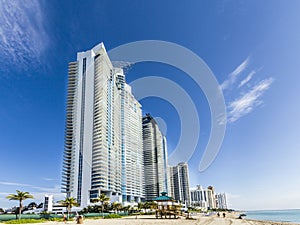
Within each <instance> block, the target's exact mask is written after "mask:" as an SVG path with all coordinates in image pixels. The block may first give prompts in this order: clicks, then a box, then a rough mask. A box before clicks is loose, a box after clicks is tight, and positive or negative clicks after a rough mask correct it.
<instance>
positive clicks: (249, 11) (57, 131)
mask: <svg viewBox="0 0 300 225" xmlns="http://www.w3.org/2000/svg"><path fill="white" fill-rule="evenodd" d="M0 3H1V4H0V91H1V95H0V105H1V107H0V132H1V135H0V151H1V163H0V171H1V176H0V207H9V206H12V205H16V204H17V203H16V202H9V201H7V200H6V199H5V196H6V195H7V194H9V193H14V192H15V190H16V189H20V190H24V191H29V192H31V193H33V194H34V195H35V196H36V199H35V201H37V202H39V201H41V198H42V196H43V195H44V194H46V193H56V195H55V196H56V199H57V200H58V199H59V198H60V197H62V195H61V194H59V191H60V176H61V167H62V154H63V145H64V119H65V118H64V116H65V99H66V86H67V65H68V62H69V61H74V60H76V53H77V52H78V51H84V50H88V49H90V48H92V47H93V46H95V45H96V44H98V43H100V42H104V44H105V46H106V49H107V50H110V49H112V48H114V47H117V46H119V45H121V44H125V43H128V42H133V41H139V40H163V41H169V42H173V43H176V44H179V45H181V46H184V47H186V48H188V49H190V50H191V51H193V52H194V53H196V54H197V55H198V56H199V57H201V58H202V59H203V60H204V61H205V62H206V64H207V65H208V66H209V68H210V69H211V70H212V71H213V73H214V75H215V76H216V78H217V80H218V82H219V84H220V86H221V87H222V89H223V93H224V97H225V101H226V106H227V114H228V124H227V130H226V134H225V138H224V142H223V145H222V147H221V149H220V152H219V155H218V156H217V158H216V160H215V161H214V162H213V164H212V165H211V166H210V167H209V168H208V169H207V170H205V171H204V172H201V173H200V172H199V171H198V164H199V161H200V159H201V156H202V154H203V151H204V149H205V146H206V144H207V142H208V137H209V133H210V110H209V106H208V102H207V100H206V98H205V95H204V93H203V92H202V91H201V90H200V89H199V88H198V86H197V85H196V83H195V82H194V81H193V80H191V79H190V78H189V77H188V76H187V75H186V74H184V73H183V72H182V71H180V70H178V69H176V68H174V67H171V66H168V65H163V64H160V63H140V64H137V65H134V66H132V68H131V69H130V70H129V71H128V73H127V81H128V82H131V81H134V80H135V79H137V78H141V77H144V76H154V75H155V76H161V77H165V78H169V79H171V80H172V81H174V82H176V83H178V84H179V85H180V86H181V87H183V88H184V90H186V92H187V93H189V95H190V97H191V98H192V100H193V102H194V103H195V105H196V106H197V112H198V114H199V118H200V122H201V131H200V138H199V143H198V146H197V149H196V151H195V152H194V155H193V157H192V158H191V159H190V160H189V169H190V182H191V186H195V185H196V184H201V185H203V186H208V185H213V186H215V188H216V190H217V191H218V192H226V193H227V195H228V201H229V204H230V207H232V208H235V209H285V208H299V207H300V205H299V204H300V203H299V202H300V193H299V192H298V191H297V190H298V189H297V187H299V186H300V179H299V174H298V171H300V163H299V159H300V153H299V148H300V144H299V134H300V122H299V119H298V117H299V115H300V105H299V98H300V93H299V91H298V86H299V85H298V84H299V82H300V76H299V72H300V69H299V58H300V45H299V43H300V31H299V29H298V27H299V22H300V15H299V13H298V11H299V7H300V2H299V1H296V0H295V1H287V2H284V1H277V0H272V1H271V0H270V1H264V2H263V3H262V2H261V1H250V0H249V1H238V2H237V1H231V0H223V1H221V0H219V1H218V0H216V1H189V2H187V3H186V2H179V3H176V4H175V3H174V1H163V2H162V1H147V2H146V1H55V0H53V1H26V4H24V3H23V2H22V1H8V0H7V1H6V0H1V1H0ZM141 103H142V105H143V109H144V112H150V113H151V114H152V115H153V116H155V117H161V118H162V119H163V120H164V121H165V123H166V126H167V138H168V148H169V153H171V152H172V149H174V147H175V146H176V144H177V142H178V138H179V136H180V123H179V118H178V113H177V112H176V110H175V108H174V107H173V106H172V105H171V104H170V103H168V102H167V101H165V100H163V99H158V98H146V99H143V100H142V101H141Z"/></svg>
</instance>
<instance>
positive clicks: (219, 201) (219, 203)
mask: <svg viewBox="0 0 300 225" xmlns="http://www.w3.org/2000/svg"><path fill="white" fill-rule="evenodd" d="M216 208H218V209H227V200H226V194H225V193H219V194H216Z"/></svg>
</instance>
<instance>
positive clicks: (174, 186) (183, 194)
mask: <svg viewBox="0 0 300 225" xmlns="http://www.w3.org/2000/svg"><path fill="white" fill-rule="evenodd" d="M169 174H170V175H169V176H170V192H171V193H170V195H171V196H172V197H173V198H174V199H175V200H178V201H180V202H182V203H183V204H186V205H187V206H189V205H190V204H191V193H190V184H189V183H190V182H189V171H188V164H187V163H179V164H178V165H177V166H170V167H169Z"/></svg>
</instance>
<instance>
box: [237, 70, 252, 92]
mask: <svg viewBox="0 0 300 225" xmlns="http://www.w3.org/2000/svg"><path fill="white" fill-rule="evenodd" d="M255 74H256V71H255V70H252V71H251V72H250V73H249V74H248V76H247V77H246V78H245V79H244V80H242V81H241V83H240V84H239V88H240V87H243V86H244V85H245V84H246V83H248V82H249V81H250V80H251V79H252V77H253V76H254V75H255Z"/></svg>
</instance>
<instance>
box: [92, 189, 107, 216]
mask: <svg viewBox="0 0 300 225" xmlns="http://www.w3.org/2000/svg"><path fill="white" fill-rule="evenodd" d="M108 201H109V197H108V196H106V195H105V194H104V193H101V195H100V196H99V197H98V198H95V199H93V202H100V203H101V209H102V215H103V207H104V202H108Z"/></svg>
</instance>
